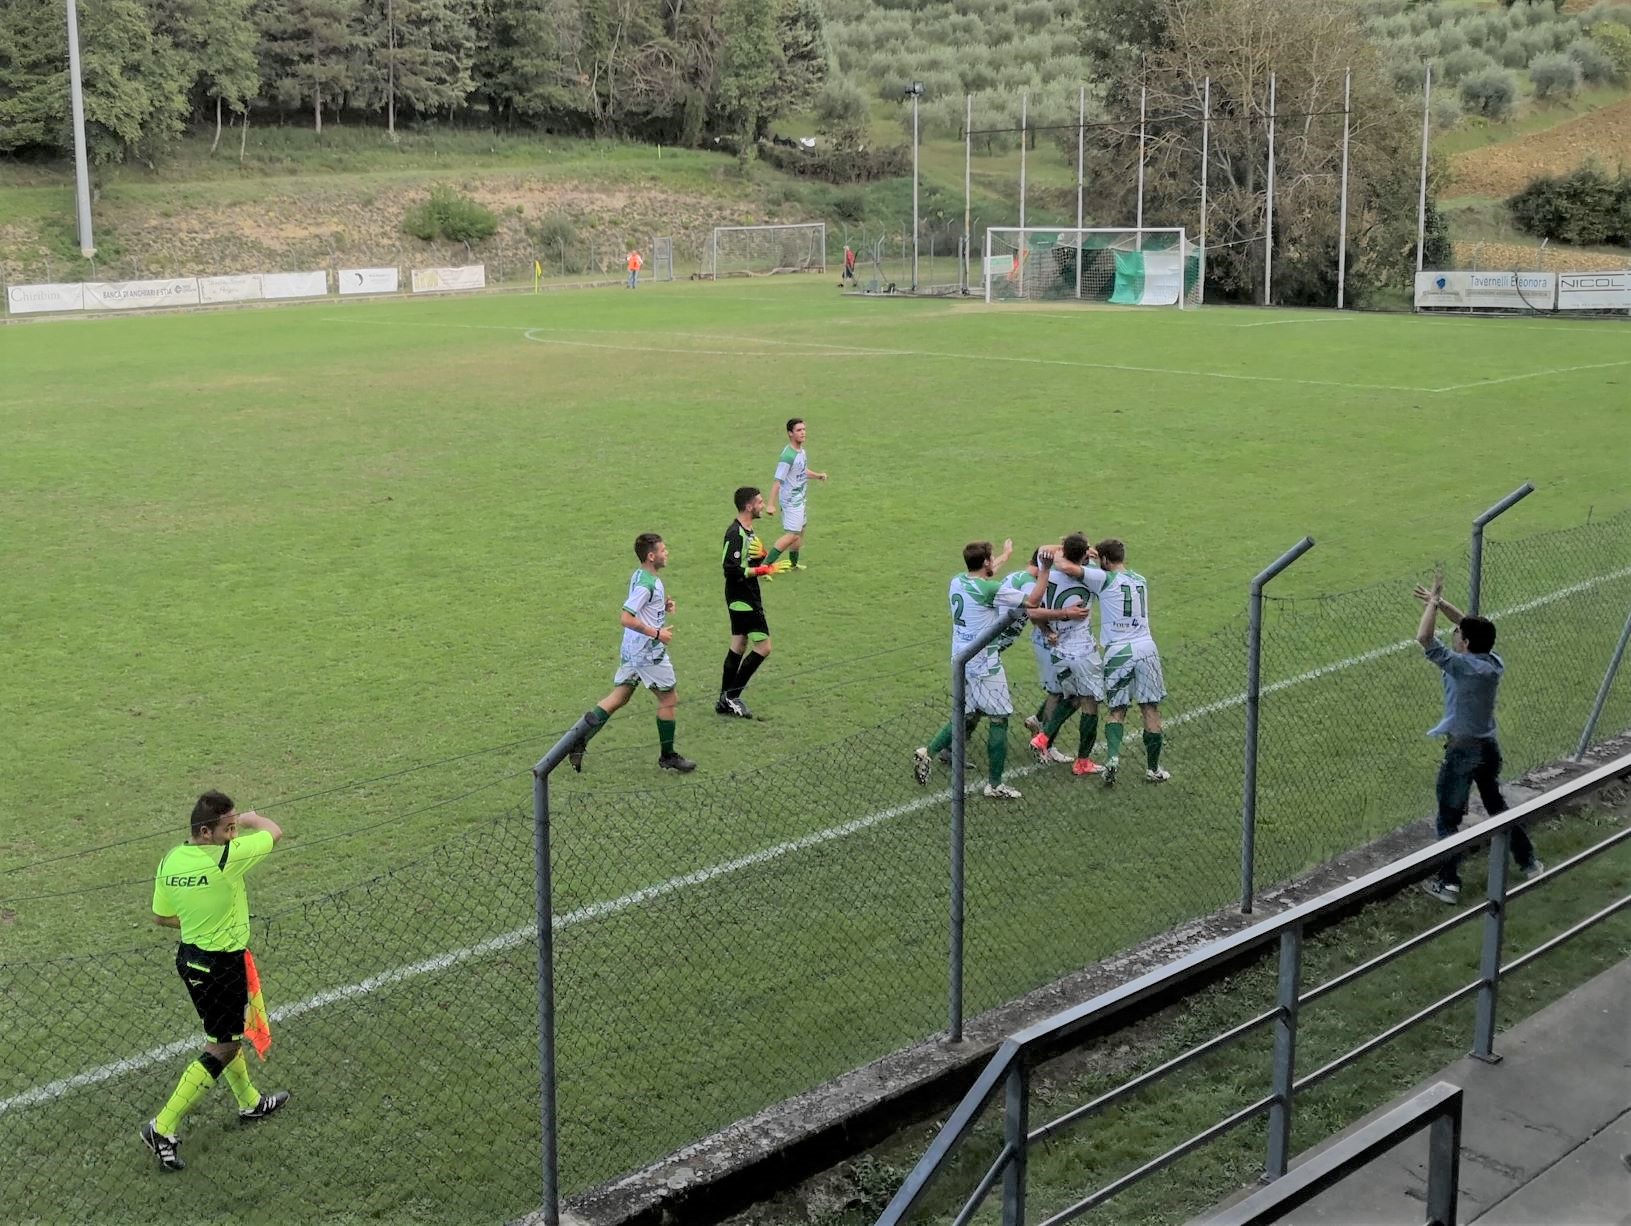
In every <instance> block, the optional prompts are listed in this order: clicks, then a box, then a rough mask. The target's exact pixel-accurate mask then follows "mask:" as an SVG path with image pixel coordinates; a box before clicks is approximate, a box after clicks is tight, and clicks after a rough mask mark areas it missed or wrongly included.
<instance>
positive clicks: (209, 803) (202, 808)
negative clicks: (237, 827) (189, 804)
mask: <svg viewBox="0 0 1631 1226" xmlns="http://www.w3.org/2000/svg"><path fill="white" fill-rule="evenodd" d="M231 812H232V797H230V796H228V795H227V794H226V793H225V792H217V791H216V790H215V789H214V788H211V789H210V790H209V791H207V792H205V793H204V794H203V795H202V796H200V797H199V798H198V803H197V804H195V805H193V817H192V829H193V833H194V834H200V833H202V832H203V831H205V830H208V829H210V828H211V827H213V826H215V825H216V824H217V823H218V822H219V821H220V820H221V819H222V818H223V817H225V816H226V815H227V814H228V813H231Z"/></svg>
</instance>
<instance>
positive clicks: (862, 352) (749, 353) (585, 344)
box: [522, 328, 897, 360]
mask: <svg viewBox="0 0 1631 1226" xmlns="http://www.w3.org/2000/svg"><path fill="white" fill-rule="evenodd" d="M542 331H543V329H542V328H529V329H528V330H527V331H526V332H525V333H523V334H522V335H524V336H525V337H526V339H527V340H529V341H537V342H538V343H539V344H543V345H567V346H570V347H571V348H574V349H610V350H613V351H615V352H618V353H677V354H681V355H684V356H687V357H691V356H696V355H698V354H700V355H704V356H707V357H719V358H776V359H778V360H780V359H783V358H820V359H822V360H826V359H828V358H875V357H888V358H892V357H895V356H897V355H896V354H895V352H894V351H893V350H883V349H852V348H850V347H848V346H843V345H823V346H822V347H821V348H820V349H819V350H812V352H809V353H799V352H796V351H790V350H788V349H696V348H687V349H668V348H664V347H663V346H662V345H639V344H623V345H619V344H615V343H613V342H611V341H574V340H567V339H566V338H565V337H559V336H540V335H539V333H540V332H542ZM624 335H627V333H625V334H624ZM669 335H673V336H680V335H683V333H678V332H675V333H670V334H669ZM711 339H714V340H719V339H720V338H719V337H717V336H716V337H713V338H711ZM725 339H742V340H745V339H746V338H745V337H744V338H725ZM766 343H768V344H787V345H791V346H793V347H794V350H796V349H797V348H798V347H800V345H801V344H802V342H799V341H787V342H782V341H770V342H766Z"/></svg>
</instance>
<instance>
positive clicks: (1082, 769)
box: [1070, 758, 1103, 775]
mask: <svg viewBox="0 0 1631 1226" xmlns="http://www.w3.org/2000/svg"><path fill="white" fill-rule="evenodd" d="M1102 770H1103V768H1102V767H1100V766H1099V764H1098V763H1097V762H1095V761H1093V759H1092V758H1077V759H1076V764H1075V765H1074V766H1072V767H1071V768H1070V773H1071V774H1073V775H1097V774H1100V773H1102Z"/></svg>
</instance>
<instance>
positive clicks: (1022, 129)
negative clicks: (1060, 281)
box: [1019, 94, 1030, 250]
mask: <svg viewBox="0 0 1631 1226" xmlns="http://www.w3.org/2000/svg"><path fill="white" fill-rule="evenodd" d="M1029 118H1030V95H1029V94H1021V95H1020V96H1019V228H1020V229H1021V230H1023V229H1024V228H1025V144H1026V132H1027V129H1028V128H1029ZM1019 240H1020V243H1021V249H1022V250H1023V244H1024V242H1025V236H1024V235H1023V234H1021V235H1020V236H1019Z"/></svg>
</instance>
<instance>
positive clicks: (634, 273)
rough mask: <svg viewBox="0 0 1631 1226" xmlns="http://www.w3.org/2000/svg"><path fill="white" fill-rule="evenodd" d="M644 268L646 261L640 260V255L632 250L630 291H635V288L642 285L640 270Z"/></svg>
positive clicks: (630, 251) (630, 257) (630, 258)
mask: <svg viewBox="0 0 1631 1226" xmlns="http://www.w3.org/2000/svg"><path fill="white" fill-rule="evenodd" d="M644 266H645V261H644V260H642V259H641V258H640V253H639V252H638V251H635V250H633V249H632V248H631V249H630V250H629V288H630V289H633V288H634V287H635V286H637V285H639V284H640V269H641V268H643V267H644Z"/></svg>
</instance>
